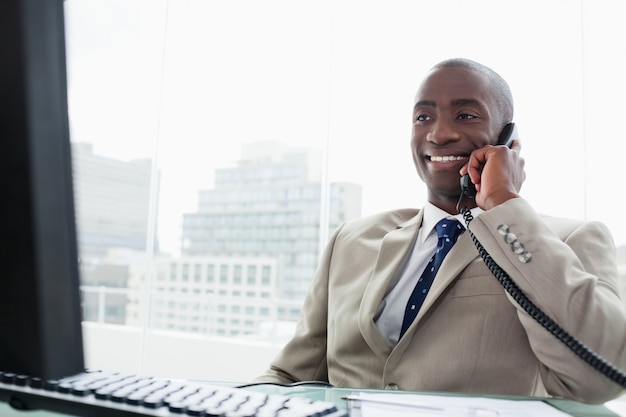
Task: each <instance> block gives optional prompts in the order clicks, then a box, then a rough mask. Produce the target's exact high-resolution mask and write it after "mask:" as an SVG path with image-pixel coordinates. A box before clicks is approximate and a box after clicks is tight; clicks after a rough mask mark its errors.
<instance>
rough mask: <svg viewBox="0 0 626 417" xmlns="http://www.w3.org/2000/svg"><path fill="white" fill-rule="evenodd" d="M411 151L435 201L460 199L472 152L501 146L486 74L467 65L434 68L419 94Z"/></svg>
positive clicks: (429, 193)
mask: <svg viewBox="0 0 626 417" xmlns="http://www.w3.org/2000/svg"><path fill="white" fill-rule="evenodd" d="M414 103H415V106H414V108H413V129H412V137H411V151H412V153H413V161H414V162H415V167H416V169H417V173H418V174H419V176H420V178H421V179H422V180H423V181H424V183H425V184H426V187H427V188H428V199H429V201H430V202H431V203H433V204H435V205H437V206H439V207H443V205H445V203H450V202H452V201H453V202H455V203H456V200H458V198H459V194H460V187H459V179H460V175H459V170H460V169H461V167H462V166H463V165H464V164H465V163H466V162H467V159H468V156H469V155H470V153H471V152H472V151H473V150H475V149H478V148H482V147H483V146H485V145H487V144H495V143H496V141H497V136H498V134H499V133H500V132H499V131H498V129H499V127H498V125H499V123H498V121H497V120H496V119H499V117H497V114H498V111H497V108H496V106H495V103H496V102H495V99H494V97H493V93H492V91H491V89H490V88H489V86H488V82H487V79H486V77H485V76H483V75H482V74H480V73H478V72H474V71H472V70H468V69H465V68H458V67H452V68H439V69H436V70H433V71H432V72H431V73H430V74H429V75H428V77H427V78H426V79H425V80H424V82H423V83H422V84H421V86H420V88H419V90H418V91H417V94H416V96H415V102H414Z"/></svg>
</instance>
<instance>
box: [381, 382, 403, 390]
mask: <svg viewBox="0 0 626 417" xmlns="http://www.w3.org/2000/svg"><path fill="white" fill-rule="evenodd" d="M385 389H387V390H391V391H397V390H399V389H400V387H398V384H395V383H393V382H390V383H389V384H387V385H385Z"/></svg>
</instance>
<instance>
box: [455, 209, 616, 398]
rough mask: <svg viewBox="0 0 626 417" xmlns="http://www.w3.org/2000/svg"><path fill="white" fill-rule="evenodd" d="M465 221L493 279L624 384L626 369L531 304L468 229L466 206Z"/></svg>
mask: <svg viewBox="0 0 626 417" xmlns="http://www.w3.org/2000/svg"><path fill="white" fill-rule="evenodd" d="M460 212H461V214H462V215H463V218H464V219H465V223H466V224H467V226H468V227H467V231H468V232H469V235H470V237H471V239H472V241H473V242H474V245H475V246H476V249H478V253H479V254H480V257H481V258H482V259H483V261H484V262H485V264H486V265H487V268H489V270H490V271H491V273H492V274H493V275H494V276H495V277H496V279H497V280H498V281H499V282H500V284H502V286H503V287H504V289H505V290H506V292H507V293H509V295H510V296H511V297H512V298H513V299H514V300H515V301H516V302H517V304H519V305H520V307H522V309H523V310H524V311H525V312H526V313H527V314H528V315H529V316H531V317H532V318H533V319H535V320H536V321H537V322H538V323H539V324H541V325H542V326H543V327H544V328H545V329H547V330H548V331H549V332H550V333H552V334H553V335H554V336H555V337H556V338H557V339H558V340H560V341H561V342H562V343H563V344H565V346H567V347H568V348H569V349H570V350H572V351H573V352H574V353H575V354H576V355H577V356H578V357H580V358H581V359H582V360H583V361H585V362H587V363H588V364H589V365H591V366H592V367H593V368H594V369H596V370H597V371H599V372H601V373H602V374H603V375H605V376H606V377H607V378H609V379H610V380H612V381H613V382H615V383H617V384H619V385H621V386H622V387H624V388H626V373H625V372H624V371H622V370H621V369H619V368H618V367H616V366H615V365H613V364H611V363H610V362H608V361H607V360H606V359H604V358H602V357H601V356H600V355H598V354H597V353H595V352H594V351H592V350H591V349H589V348H588V347H587V346H585V345H584V344H583V343H581V342H580V341H578V340H577V339H576V338H575V337H574V336H572V335H570V334H569V333H568V332H567V331H565V330H564V329H563V328H562V327H561V326H559V325H558V324H557V323H556V322H555V321H554V320H552V319H551V318H550V317H549V316H548V315H547V314H545V313H544V312H543V311H541V309H539V307H537V306H536V305H535V304H533V302H532V301H530V300H529V299H528V297H527V296H526V294H524V293H523V292H522V290H520V289H519V287H518V286H517V285H516V284H515V282H513V280H512V279H511V277H509V275H508V274H507V273H506V272H505V271H504V270H503V269H502V268H501V267H500V265H498V264H497V263H496V261H494V260H493V258H492V257H491V256H490V255H489V253H488V252H487V251H486V250H485V248H484V247H483V245H482V244H481V243H480V242H479V241H478V239H477V238H476V236H474V233H472V231H471V230H470V229H469V224H470V222H471V221H472V220H473V219H474V218H473V216H472V213H471V212H470V210H469V209H468V208H467V207H463V208H462V209H461V210H460Z"/></svg>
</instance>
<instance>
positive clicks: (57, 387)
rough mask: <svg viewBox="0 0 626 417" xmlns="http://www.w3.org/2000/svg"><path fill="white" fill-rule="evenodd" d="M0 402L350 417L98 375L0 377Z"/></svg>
mask: <svg viewBox="0 0 626 417" xmlns="http://www.w3.org/2000/svg"><path fill="white" fill-rule="evenodd" d="M0 399H1V400H3V401H5V402H8V403H9V404H10V405H11V406H12V407H13V408H16V409H23V410H31V409H43V410H50V411H55V412H59V413H65V414H70V415H75V416H80V417H92V416H94V417H99V416H106V417H116V416H162V417H165V416H168V417H170V416H200V417H209V416H219V417H322V416H324V417H348V415H349V414H348V412H347V411H346V410H340V409H338V408H337V407H336V406H335V404H334V403H331V402H326V401H311V400H309V399H307V398H304V397H294V396H284V395H279V394H265V393H261V392H258V391H254V390H252V389H242V388H233V387H226V386H220V385H210V384H204V383H201V382H191V381H183V380H169V379H159V378H150V377H141V376H137V375H130V374H121V373H107V372H101V371H94V372H84V373H81V374H78V375H74V376H70V377H66V378H62V379H59V380H50V381H45V380H41V379H38V378H30V377H26V376H23V375H16V374H12V373H2V372H0Z"/></svg>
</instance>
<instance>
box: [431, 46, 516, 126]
mask: <svg viewBox="0 0 626 417" xmlns="http://www.w3.org/2000/svg"><path fill="white" fill-rule="evenodd" d="M439 68H465V69H468V70H471V71H475V72H477V73H479V74H482V75H483V76H484V77H485V78H486V79H487V82H488V84H489V87H490V88H491V90H492V92H493V98H494V100H495V103H496V106H497V107H498V108H497V109H495V110H497V111H498V113H499V116H500V118H501V120H500V124H501V126H504V125H505V124H507V123H509V122H511V121H513V95H512V94H511V89H510V88H509V85H508V84H507V82H506V81H505V80H504V78H502V77H501V76H500V74H498V73H497V72H495V71H494V70H492V69H491V68H489V67H487V66H485V65H483V64H480V63H478V62H476V61H472V60H471V59H465V58H452V59H446V60H445V61H441V62H440V63H438V64H436V65H435V66H434V67H432V70H436V69H439Z"/></svg>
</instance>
